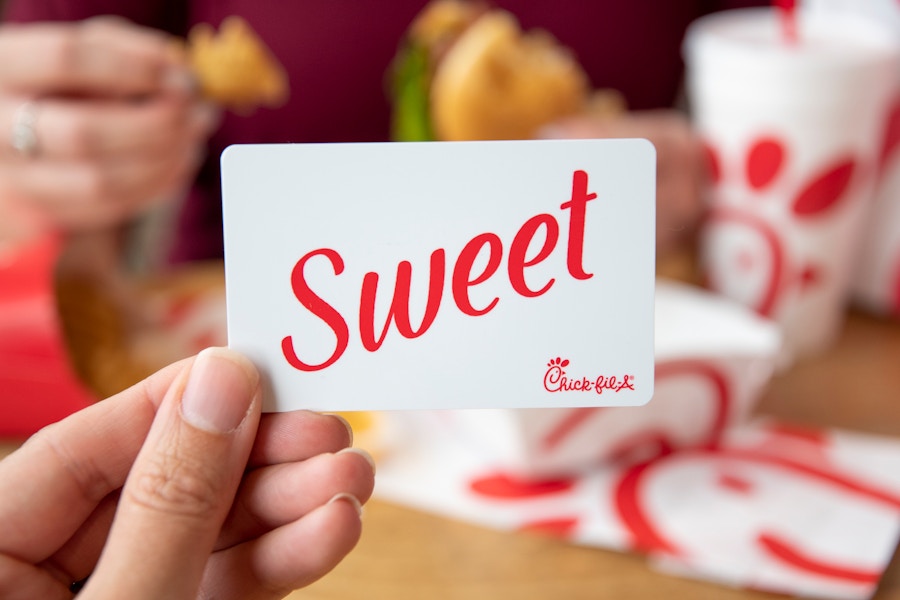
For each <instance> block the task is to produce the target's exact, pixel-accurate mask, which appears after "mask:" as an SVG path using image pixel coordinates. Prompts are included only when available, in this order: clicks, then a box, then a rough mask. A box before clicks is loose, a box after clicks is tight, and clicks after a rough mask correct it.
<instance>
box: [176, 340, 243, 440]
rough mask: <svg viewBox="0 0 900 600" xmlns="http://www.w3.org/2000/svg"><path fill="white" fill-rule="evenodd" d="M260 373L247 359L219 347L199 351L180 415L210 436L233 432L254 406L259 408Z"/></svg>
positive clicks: (184, 393) (186, 388)
mask: <svg viewBox="0 0 900 600" xmlns="http://www.w3.org/2000/svg"><path fill="white" fill-rule="evenodd" d="M259 380H260V378H259V372H258V371H257V370H256V367H255V366H254V365H253V363H252V362H250V360H249V359H247V358H246V357H244V356H243V355H241V354H240V353H238V352H235V351H234V350H230V349H228V348H221V347H213V348H207V349H205V350H203V351H202V352H200V353H199V354H198V355H197V357H196V358H195V359H194V363H193V364H192V365H191V371H190V374H189V377H188V381H187V383H186V385H185V387H184V392H183V395H182V399H181V414H182V416H183V417H184V419H185V420H186V421H187V422H188V423H190V424H191V425H192V426H194V427H196V428H198V429H202V430H205V431H208V432H211V433H228V432H232V431H235V430H236V429H237V428H238V427H240V425H241V424H242V423H243V422H244V420H245V419H246V417H247V415H248V414H249V413H250V411H251V410H252V409H253V407H254V405H256V406H257V409H258V405H259V402H258V398H259Z"/></svg>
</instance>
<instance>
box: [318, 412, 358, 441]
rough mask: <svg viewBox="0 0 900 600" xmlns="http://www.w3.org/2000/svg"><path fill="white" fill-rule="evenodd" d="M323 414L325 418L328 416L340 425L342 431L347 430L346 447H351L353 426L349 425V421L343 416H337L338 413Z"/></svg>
mask: <svg viewBox="0 0 900 600" xmlns="http://www.w3.org/2000/svg"><path fill="white" fill-rule="evenodd" d="M325 414H326V416H329V417H331V418H333V419H335V420H337V421H338V422H339V423H340V424H341V425H343V426H344V429H346V430H347V446H352V445H353V426H352V425H351V424H350V421H348V420H347V418H346V417H344V416H343V415H341V414H338V413H325Z"/></svg>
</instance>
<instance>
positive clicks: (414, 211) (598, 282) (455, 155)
mask: <svg viewBox="0 0 900 600" xmlns="http://www.w3.org/2000/svg"><path fill="white" fill-rule="evenodd" d="M222 178H223V179H222V181H223V202H224V220H225V273H226V290H227V306H228V339H229V345H230V346H231V347H232V348H234V349H236V350H238V351H240V352H242V353H244V354H245V355H247V356H248V357H249V358H250V359H251V360H253V361H254V362H255V363H256V365H257V366H258V367H259V368H260V370H261V372H262V373H263V375H264V379H265V381H266V386H267V388H268V389H267V390H266V401H265V406H264V408H265V409H266V410H292V409H297V408H307V409H313V410H323V411H332V410H385V409H416V408H479V407H484V408H525V407H530V408H536V407H554V406H570V407H575V406H631V405H641V404H644V403H646V402H647V401H648V400H650V397H651V396H652V394H653V379H654V368H653V311H654V298H653V291H654V281H655V237H656V236H655V212H656V210H655V198H656V154H655V150H654V148H653V146H652V145H651V144H650V143H649V142H647V141H646V140H571V141H562V140H553V141H524V142H522V141H518V142H453V143H439V142H435V143H361V144H284V145H279V144H276V145H242V146H232V147H230V148H228V149H227V150H226V151H225V152H224V154H223V155H222Z"/></svg>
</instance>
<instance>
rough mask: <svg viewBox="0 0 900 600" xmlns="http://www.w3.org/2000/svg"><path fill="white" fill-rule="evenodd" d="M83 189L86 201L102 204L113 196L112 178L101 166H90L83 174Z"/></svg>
mask: <svg viewBox="0 0 900 600" xmlns="http://www.w3.org/2000/svg"><path fill="white" fill-rule="evenodd" d="M81 187H82V194H83V196H84V197H85V198H86V199H88V200H89V201H91V202H96V203H101V202H104V201H105V200H106V199H107V198H109V197H111V196H112V189H113V183H112V177H111V176H110V174H109V173H108V172H107V171H106V169H104V168H102V167H101V166H100V165H89V166H87V167H86V168H85V169H84V172H83V174H82V181H81Z"/></svg>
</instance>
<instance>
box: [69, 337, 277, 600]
mask: <svg viewBox="0 0 900 600" xmlns="http://www.w3.org/2000/svg"><path fill="white" fill-rule="evenodd" d="M260 394H261V392H260V385H259V375H258V373H257V371H256V369H255V368H254V367H253V365H252V364H251V363H250V362H249V361H248V360H247V359H245V358H244V357H242V356H241V355H239V354H237V353H235V352H233V351H230V350H227V349H224V348H210V349H207V350H204V351H203V352H201V353H200V354H198V355H197V357H196V358H195V359H194V361H193V362H192V363H190V364H189V365H187V366H186V367H185V369H184V371H183V372H182V373H181V374H180V375H179V376H178V377H177V378H176V380H175V382H174V383H173V384H172V386H171V387H170V388H169V389H168V391H167V392H166V396H165V398H164V399H163V401H162V403H161V405H160V407H159V411H158V413H157V415H156V418H155V419H154V421H153V425H152V426H151V428H150V432H149V433H148V435H147V439H146V441H145V442H144V444H143V447H142V448H141V451H140V452H139V454H138V456H137V458H136V459H135V462H134V465H133V466H132V468H131V472H130V473H129V475H128V479H127V480H126V482H125V486H124V488H123V490H122V495H121V498H120V500H119V507H118V510H117V512H116V517H115V520H114V522H113V525H112V528H111V530H110V534H109V538H108V540H107V544H106V546H105V547H104V549H103V554H102V555H101V557H100V561H99V562H98V565H97V569H96V570H95V572H94V574H93V575H92V576H91V578H90V580H89V582H88V585H87V587H86V588H85V590H84V591H83V592H82V595H83V596H86V597H87V598H95V597H99V598H105V597H110V598H135V599H142V598H148V599H149V598H195V597H196V594H197V590H198V588H199V586H200V581H201V579H202V576H203V570H204V567H205V565H206V561H207V560H208V559H209V556H210V554H211V552H212V549H213V545H214V543H215V540H216V538H217V536H218V534H219V529H220V528H221V526H222V522H223V521H224V520H225V517H226V515H227V514H228V511H229V509H230V508H231V504H232V502H233V501H234V496H235V492H236V490H237V486H238V483H239V482H240V480H241V476H242V474H243V472H244V469H245V467H246V464H247V457H248V456H249V453H250V449H251V447H252V446H253V440H254V438H255V436H256V428H257V426H258V424H259V415H260Z"/></svg>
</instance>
